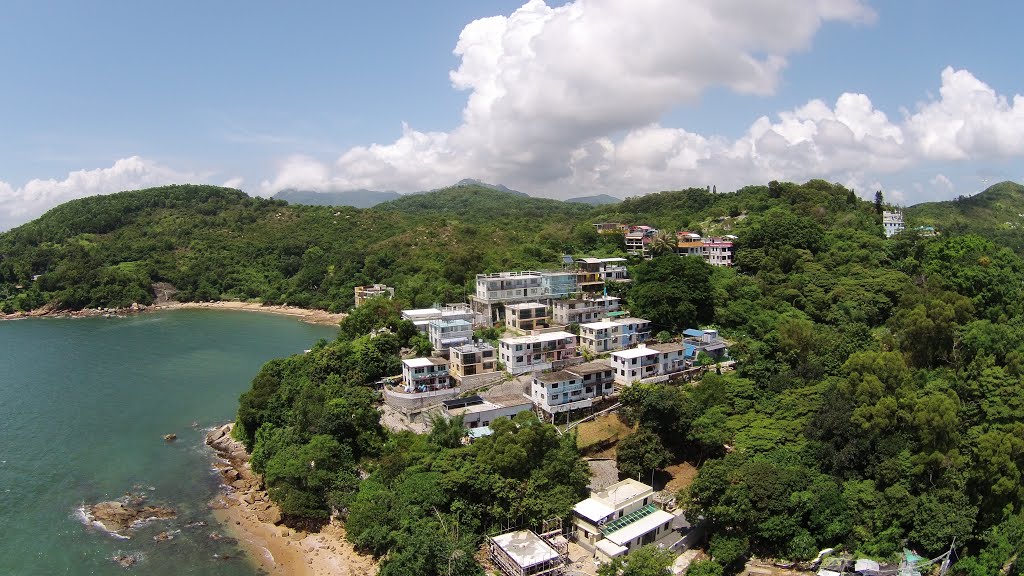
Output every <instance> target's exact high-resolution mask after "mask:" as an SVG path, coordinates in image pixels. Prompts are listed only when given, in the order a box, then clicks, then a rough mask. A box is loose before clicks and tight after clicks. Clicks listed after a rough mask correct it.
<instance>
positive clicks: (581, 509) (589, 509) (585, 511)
mask: <svg viewBox="0 0 1024 576" xmlns="http://www.w3.org/2000/svg"><path fill="white" fill-rule="evenodd" d="M572 509H573V511H574V512H576V513H577V514H579V515H580V516H582V517H584V518H586V519H587V520H590V521H591V522H593V523H594V524H597V523H598V522H600V521H601V520H603V519H605V518H607V517H608V516H611V515H612V514H614V513H615V509H614V508H612V507H611V506H609V505H607V504H605V503H604V502H601V501H598V500H595V499H593V498H587V499H586V500H584V501H582V502H577V503H576V505H575V506H573V507H572Z"/></svg>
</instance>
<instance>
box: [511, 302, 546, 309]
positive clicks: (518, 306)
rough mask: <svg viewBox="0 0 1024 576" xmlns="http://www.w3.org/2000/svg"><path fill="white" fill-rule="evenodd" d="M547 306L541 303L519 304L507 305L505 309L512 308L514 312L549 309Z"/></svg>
mask: <svg viewBox="0 0 1024 576" xmlns="http://www.w3.org/2000/svg"><path fill="white" fill-rule="evenodd" d="M547 307H548V305H547V304H541V303H540V302H521V303H519V304H505V308H506V309H508V308H511V309H513V310H523V309H528V308H529V309H536V308H547Z"/></svg>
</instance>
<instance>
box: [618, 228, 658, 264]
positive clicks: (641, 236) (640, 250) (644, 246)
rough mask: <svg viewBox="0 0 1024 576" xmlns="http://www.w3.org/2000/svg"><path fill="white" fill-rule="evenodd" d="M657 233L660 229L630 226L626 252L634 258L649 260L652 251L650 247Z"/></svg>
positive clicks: (626, 237)
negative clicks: (639, 257)
mask: <svg viewBox="0 0 1024 576" xmlns="http://www.w3.org/2000/svg"><path fill="white" fill-rule="evenodd" d="M657 233H658V229H657V228H652V227H650V226H630V227H629V231H628V232H626V235H625V243H626V252H627V253H628V254H631V255H633V256H641V257H643V258H649V257H650V256H651V251H650V250H649V249H648V246H649V245H650V243H651V239H652V238H654V235H655V234H657Z"/></svg>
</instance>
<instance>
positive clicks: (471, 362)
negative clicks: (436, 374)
mask: <svg viewBox="0 0 1024 576" xmlns="http://www.w3.org/2000/svg"><path fill="white" fill-rule="evenodd" d="M497 370H498V355H497V353H496V351H495V350H494V346H491V345H490V344H488V343H487V342H474V343H470V344H463V345H462V346H455V347H452V348H451V349H450V350H449V351H448V371H449V373H450V374H451V376H452V377H453V378H455V379H457V380H460V381H461V380H462V378H463V377H465V376H476V375H478V374H487V373H489V372H496V371H497Z"/></svg>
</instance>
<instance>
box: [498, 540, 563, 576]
mask: <svg viewBox="0 0 1024 576" xmlns="http://www.w3.org/2000/svg"><path fill="white" fill-rule="evenodd" d="M487 540H488V545H487V549H488V552H489V553H490V556H491V562H492V563H493V564H494V565H495V566H497V567H498V568H499V569H500V570H501V572H502V574H504V576H558V575H560V574H563V573H564V572H565V562H564V560H563V559H562V556H561V554H559V553H558V551H557V550H555V549H554V548H553V547H552V546H551V545H550V544H549V543H548V542H546V541H545V540H544V539H543V538H541V537H540V536H538V535H537V534H536V533H534V532H533V531H532V530H519V531H518V532H508V533H506V534H499V535H498V536H494V537H489V538H488V539H487Z"/></svg>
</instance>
